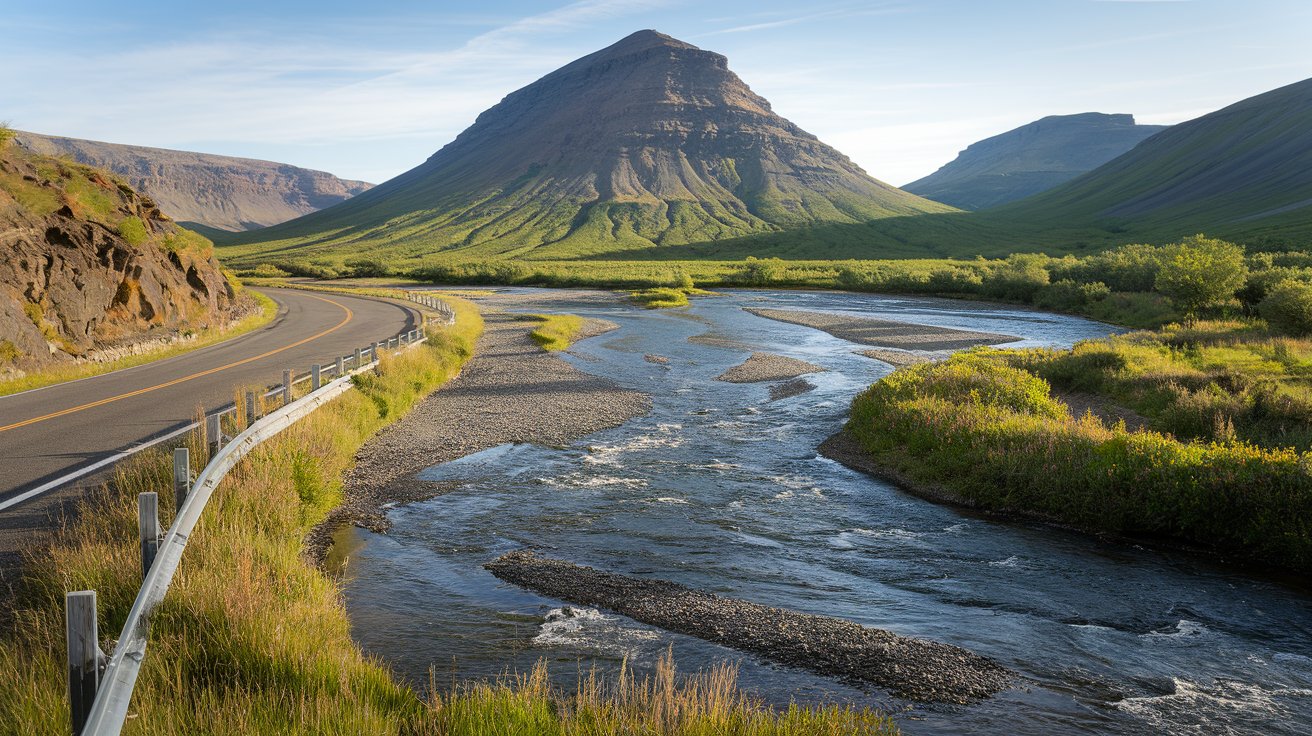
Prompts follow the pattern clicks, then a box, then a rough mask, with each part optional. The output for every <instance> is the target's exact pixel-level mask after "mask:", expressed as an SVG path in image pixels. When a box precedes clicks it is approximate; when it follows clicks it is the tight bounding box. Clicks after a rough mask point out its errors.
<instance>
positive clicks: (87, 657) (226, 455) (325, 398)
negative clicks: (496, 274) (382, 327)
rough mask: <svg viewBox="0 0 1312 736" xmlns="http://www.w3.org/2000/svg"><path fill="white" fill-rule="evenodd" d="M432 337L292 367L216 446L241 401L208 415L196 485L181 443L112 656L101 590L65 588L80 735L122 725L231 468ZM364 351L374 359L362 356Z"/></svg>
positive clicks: (144, 529) (414, 297)
mask: <svg viewBox="0 0 1312 736" xmlns="http://www.w3.org/2000/svg"><path fill="white" fill-rule="evenodd" d="M409 297H410V300H411V301H414V302H416V303H419V304H423V305H425V306H428V307H429V308H430V309H433V310H435V311H437V312H439V313H440V314H442V315H443V316H444V318H445V319H444V321H445V323H446V324H452V323H454V321H455V314H454V312H452V311H451V309H450V308H449V307H448V306H447V305H446V304H445V303H443V302H441V301H440V300H437V299H435V298H433V297H429V296H427V295H421V294H410V295H409ZM426 339H427V338H426V337H425V335H424V331H423V330H422V328H421V329H416V330H411V331H409V332H407V333H403V334H402V335H397V336H394V337H392V338H389V339H388V340H387V341H386V342H379V343H375V344H373V345H371V346H369V348H362V349H357V350H356V351H355V355H353V356H349V357H347V356H343V357H340V358H338V359H337V361H336V363H335V364H334V365H331V366H328V367H327V370H325V367H322V366H319V365H315V366H314V367H313V369H312V370H311V371H310V373H309V374H307V375H305V376H302V377H300V378H295V377H294V376H292V375H291V372H290V371H286V372H284V374H283V384H282V385H281V386H278V387H276V388H273V389H271V390H269V391H267V392H265V393H264V394H263V396H264V397H265V398H268V397H270V396H276V395H278V394H282V397H283V400H284V401H283V405H282V406H281V407H280V408H278V409H276V410H275V411H273V412H272V413H270V414H268V415H266V416H264V417H262V418H256V417H255V416H254V413H255V410H256V407H257V406H258V404H257V402H256V401H255V400H254V399H255V395H254V392H248V393H247V395H246V405H247V406H246V408H247V409H248V411H247V413H246V419H247V422H248V423H249V425H248V426H247V427H246V428H245V429H244V430H243V431H241V432H240V433H239V434H237V436H236V437H233V438H231V440H230V441H228V442H226V443H224V442H222V438H221V437H219V438H217V439H218V440H219V442H218V445H217V446H216V444H215V439H216V438H215V436H214V435H212V434H209V432H210V431H213V430H214V428H215V427H218V428H221V427H222V423H221V419H220V418H221V416H222V415H223V414H226V413H230V412H233V411H236V410H237V408H238V407H236V406H234V407H232V408H230V409H226V410H224V411H223V412H220V413H218V414H212V415H209V416H208V417H207V418H206V420H205V425H206V427H205V428H206V430H207V436H206V440H207V441H208V442H209V443H210V448H211V452H210V457H209V462H208V464H206V466H205V468H204V469H203V470H202V471H201V472H200V474H199V475H198V476H197V477H196V479H195V483H194V485H193V484H192V483H191V482H190V478H189V477H188V475H187V474H188V473H189V464H188V462H187V450H185V449H179V450H178V451H177V453H175V455H174V487H175V491H176V492H177V493H178V496H177V498H178V499H179V500H180V503H179V505H178V508H177V513H176V515H175V517H174V519H173V524H172V525H171V526H170V527H169V529H168V532H167V533H165V534H164V536H163V538H162V539H161V538H160V537H159V527H158V523H159V522H158V516H157V513H158V511H157V503H158V497H157V495H156V494H154V493H143V494H141V499H140V506H139V510H140V512H141V514H140V519H139V521H140V527H141V544H142V566H143V570H144V574H143V581H142V585H141V589H140V591H138V593H137V598H136V600H135V601H133V603H132V608H131V609H130V610H129V611H128V617H127V621H126V622H124V624H123V631H122V634H120V636H119V639H118V643H117V644H116V645H115V647H114V651H113V653H112V655H110V656H109V657H106V656H105V655H104V654H103V653H102V652H100V650H99V647H98V646H97V641H98V632H97V630H96V614H95V591H78V592H71V593H68V594H66V598H65V616H66V628H67V634H68V642H67V643H68V653H69V662H68V664H69V669H68V672H69V700H70V703H69V704H70V708H71V709H72V715H73V732H74V734H82V735H83V736H87V735H91V736H112V735H114V734H118V733H119V732H120V731H121V730H122V728H123V722H124V719H125V718H126V717H127V712H128V706H129V704H130V703H131V700H132V691H133V688H134V687H135V685H136V681H137V675H138V673H139V672H140V669H141V663H142V661H144V659H145V656H146V645H147V643H148V641H149V636H150V616H151V613H152V612H153V611H154V609H155V607H156V606H158V605H159V604H160V602H162V601H163V600H164V596H165V595H166V594H167V593H168V590H169V586H170V585H171V584H172V582H173V575H174V573H176V572H177V569H178V565H179V564H181V562H182V553H183V552H184V551H185V550H186V547H187V541H188V539H189V538H190V536H191V532H192V530H193V529H194V528H195V526H196V524H197V522H199V521H200V516H201V514H202V513H203V512H204V510H205V506H206V504H208V502H209V499H210V496H212V495H213V493H214V491H215V489H217V488H218V486H219V483H220V482H221V481H222V480H223V478H224V477H225V476H227V474H228V471H230V470H231V469H232V468H233V467H235V466H236V465H237V463H238V462H240V461H241V460H242V458H244V457H245V456H246V455H247V454H248V453H249V452H250V451H251V450H253V449H254V448H256V447H257V446H259V445H260V444H261V443H263V442H265V441H267V440H268V439H270V438H272V437H274V436H276V435H277V434H279V433H280V432H282V431H283V430H285V429H287V428H288V427H290V426H291V425H293V424H295V423H296V422H297V421H299V420H300V419H303V418H304V417H306V416H308V415H310V414H312V413H313V412H314V411H316V410H317V409H319V407H321V406H323V405H324V404H326V403H328V402H329V401H332V400H333V399H335V398H337V397H338V396H340V395H341V394H343V393H345V392H346V391H348V390H350V388H351V386H352V383H351V378H352V377H353V376H355V375H356V374H359V373H362V372H364V371H367V370H370V369H372V368H374V367H376V366H377V365H378V358H379V351H380V350H382V349H388V348H391V347H392V346H395V348H396V349H402V348H409V347H413V346H414V345H418V344H421V343H423V342H425V341H426ZM384 346H386V347H384ZM366 354H367V355H369V356H370V358H371V360H370V362H368V363H363V357H364V356H365V355H366ZM348 361H352V362H353V363H354V366H353V368H352V370H350V371H349V372H348V371H347V370H346V369H345V365H346V364H347V362H348ZM330 371H331V373H332V374H333V375H334V378H333V380H331V381H328V382H326V383H323V379H324V378H325V374H326V373H329V372H330ZM307 380H308V381H311V384H312V385H311V391H310V393H309V394H307V395H305V396H303V397H301V398H299V399H296V400H291V396H292V387H293V386H294V385H296V384H299V383H303V382H305V381H307ZM200 426H201V423H200V422H195V423H193V424H191V425H189V426H188V427H185V428H183V429H181V430H178V431H177V432H175V433H173V436H177V435H180V434H182V433H183V432H186V431H188V430H192V429H197V428H199V427H200ZM147 509H149V511H147ZM102 668H103V669H102ZM88 701H90V702H88Z"/></svg>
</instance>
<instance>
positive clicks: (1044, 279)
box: [983, 253, 1049, 303]
mask: <svg viewBox="0 0 1312 736" xmlns="http://www.w3.org/2000/svg"><path fill="white" fill-rule="evenodd" d="M1047 261H1048V257H1047V256H1044V255H1039V254H1035V253H1013V254H1011V255H1010V256H1007V260H1005V261H1003V262H1002V263H1001V264H1000V265H998V266H997V267H995V268H994V269H993V271H992V272H991V273H990V274H989V275H988V277H987V278H985V279H984V282H983V287H984V293H986V294H988V295H989V296H992V297H996V298H998V299H1008V300H1012V301H1018V302H1025V303H1030V302H1032V301H1033V299H1034V295H1035V294H1037V293H1038V292H1039V290H1040V289H1042V288H1043V287H1045V286H1047V285H1048V279H1049V277H1048V269H1047Z"/></svg>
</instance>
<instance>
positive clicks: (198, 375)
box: [0, 294, 355, 432]
mask: <svg viewBox="0 0 1312 736" xmlns="http://www.w3.org/2000/svg"><path fill="white" fill-rule="evenodd" d="M302 296H308V297H310V298H311V299H318V300H319V301H321V302H327V303H329V304H331V305H333V306H335V307H339V308H340V309H341V310H342V311H344V312H346V317H345V318H343V319H342V321H341V322H338V323H337V324H335V325H333V326H332V327H329V328H328V329H326V330H324V331H323V332H320V333H319V334H317V335H311V336H309V337H307V338H305V339H304V340H298V341H296V342H294V343H292V344H290V345H284V346H282V347H280V348H277V349H276V350H270V351H269V352H267V353H262V354H260V355H256V356H253V357H250V358H245V359H243V360H239V361H237V362H235V363H229V364H227V365H221V366H219V367H218V368H211V369H209V370H207V371H200V372H199V373H193V374H191V375H190V376H183V377H181V378H175V379H173V380H172V381H165V382H164V383H161V384H157V385H155V386H149V387H147V388H140V389H137V390H136V391H129V392H127V393H125V394H119V395H118V396H110V397H109V398H106V399H100V400H99V401H92V402H89V403H86V404H82V405H81V406H74V407H71V408H69V409H61V410H60V411H56V412H51V413H49V414H46V415H44V416H39V417H32V418H31V419H24V420H23V421H21V422H14V423H13V424H6V425H5V426H3V427H0V432H8V431H9V430H11V429H18V428H19V427H26V426H28V425H29V424H36V423H37V422H44V421H46V420H47V419H55V418H56V417H62V416H66V415H68V414H73V413H76V412H79V411H85V410H87V409H94V408H96V407H97V406H104V405H105V404H110V403H113V402H115V401H120V400H122V399H130V398H132V397H133V396H140V395H142V394H146V393H150V392H151V391H158V390H160V389H162V388H168V387H169V386H176V385H178V384H179V383H185V382H187V381H190V380H193V379H196V378H202V377H204V376H208V375H211V374H214V373H218V372H219V371H226V370H228V369H229V368H236V367H237V366H239V365H245V364H247V363H250V362H252V361H256V360H260V359H262V358H267V357H269V356H270V355H277V354H278V353H281V352H283V351H284V350H291V349H292V348H294V347H299V346H301V345H304V344H305V343H307V342H311V341H313V340H318V339H319V338H321V337H323V336H324V335H327V334H330V333H333V332H336V331H337V330H340V329H341V328H342V327H345V326H346V323H347V322H350V321H351V319H352V318H353V317H354V316H355V315H354V313H352V312H351V309H350V308H349V307H347V306H346V305H345V304H341V303H339V302H335V301H333V300H331V299H325V298H323V297H321V296H315V295H313V294H303V295H302Z"/></svg>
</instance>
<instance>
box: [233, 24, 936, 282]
mask: <svg viewBox="0 0 1312 736" xmlns="http://www.w3.org/2000/svg"><path fill="white" fill-rule="evenodd" d="M952 210H953V208H951V207H949V206H946V205H943V204H940V203H937V202H931V201H929V200H925V199H922V198H920V197H917V196H915V195H913V194H909V193H907V192H904V191H902V190H900V189H896V188H894V187H892V186H889V185H887V184H884V183H882V182H880V181H877V180H875V179H873V178H871V177H870V176H868V175H867V174H866V173H865V172H864V171H862V170H861V168H860V167H858V166H856V165H855V164H853V163H852V162H851V161H850V160H849V159H848V158H847V157H846V156H844V155H842V154H841V153H839V152H838V151H836V150H834V149H833V148H831V147H829V146H827V145H825V144H824V143H822V142H821V141H819V140H818V139H817V138H816V137H815V136H813V135H811V134H809V133H807V132H805V131H803V130H801V129H800V128H798V127H797V126H796V125H794V124H792V123H791V122H789V121H787V120H785V119H784V118H782V117H780V116H778V115H776V114H775V113H774V112H773V111H772V110H771V109H770V104H769V102H767V101H766V100H765V99H763V98H762V97H760V96H759V95H757V94H755V93H754V92H752V91H751V89H749V88H748V87H747V85H746V84H744V83H743V82H742V80H741V79H739V78H738V76H737V75H735V74H734V73H733V72H731V71H729V68H728V63H727V60H726V59H725V57H723V56H721V55H719V54H715V53H712V52H709V51H704V50H702V49H699V48H697V47H695V46H692V45H690V44H687V43H684V42H682V41H678V40H676V39H673V38H670V37H668V36H665V35H662V34H659V33H656V32H655V31H640V32H638V33H635V34H633V35H631V36H629V37H627V38H625V39H623V40H621V41H620V42H618V43H616V44H614V45H613V46H610V47H608V48H606V49H603V50H601V51H598V52H596V53H594V54H591V55H589V56H585V57H583V58H581V59H579V60H577V61H575V62H573V63H571V64H568V65H566V66H564V67H562V68H560V69H559V70H557V71H555V72H552V73H551V74H548V75H547V76H545V77H543V78H542V79H540V80H538V81H537V82H534V83H533V84H530V85H529V86H527V87H524V88H523V89H520V90H518V91H516V92H513V93H511V94H510V95H508V96H506V98H505V99H503V100H502V101H501V102H500V103H499V104H497V105H496V106H494V107H492V108H491V109H489V110H487V111H486V112H484V113H483V114H481V115H479V117H478V119H477V120H476V121H475V123H474V124H473V125H472V126H470V127H469V128H468V129H467V130H465V131H464V132H463V133H461V134H460V135H459V136H458V137H457V138H456V139H455V140H454V141H453V142H451V143H450V144H448V145H447V146H446V147H444V148H443V149H442V150H440V151H438V152H437V153H436V154H434V155H433V156H432V157H431V158H429V160H428V161H426V162H425V163H423V164H422V165H420V166H418V167H416V168H415V169H412V170H411V171H409V172H406V173H405V174H402V175H401V176H399V177H397V178H395V179H392V180H391V181H388V182H385V183H383V184H381V185H379V186H378V187H376V188H374V189H372V190H370V191H368V192H365V193H363V194H360V195H358V196H356V197H354V198H353V199H350V200H348V201H346V202H344V203H342V204H339V205H336V206H334V207H330V208H328V209H325V210H322V211H320V212H316V213H313V214H310V215H307V216H305V217H301V218H299V219H296V220H293V221H291V222H287V223H284V224H282V225H278V226H275V227H271V228H267V229H264V230H259V231H255V232H252V233H247V234H243V235H241V236H238V238H237V240H236V244H235V245H229V246H227V247H225V249H224V251H225V253H226V254H227V255H228V257H229V258H233V259H234V260H237V261H238V262H241V261H251V260H255V259H256V258H258V259H262V260H277V259H313V258H316V257H317V258H341V257H348V256H366V257H376V258H384V259H387V260H389V261H393V262H400V263H406V262H410V263H414V262H417V261H420V260H422V259H424V258H426V257H429V256H432V255H433V254H438V253H440V254H442V255H443V256H450V257H460V258H476V257H488V256H507V257H528V258H557V257H578V256H592V255H600V254H605V253H614V252H622V251H628V250H640V249H650V248H659V247H668V246H677V245H681V244H688V243H701V242H716V241H722V240H725V239H731V238H740V237H743V236H748V235H753V234H767V233H776V232H782V231H787V230H790V229H793V228H798V227H804V226H808V225H813V224H818V223H847V224H856V223H861V222H865V221H868V220H871V219H876V218H881V217H890V216H900V215H914V214H922V213H931V212H950V211H952Z"/></svg>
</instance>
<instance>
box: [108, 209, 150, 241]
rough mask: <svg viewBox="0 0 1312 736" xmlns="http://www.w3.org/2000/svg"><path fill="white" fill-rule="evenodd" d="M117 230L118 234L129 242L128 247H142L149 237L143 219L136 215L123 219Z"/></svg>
mask: <svg viewBox="0 0 1312 736" xmlns="http://www.w3.org/2000/svg"><path fill="white" fill-rule="evenodd" d="M116 229H117V230H118V234H119V235H121V236H122V237H123V239H124V240H126V241H128V245H134V246H135V245H141V244H142V243H144V242H146V238H147V237H148V235H147V233H146V223H144V222H142V221H141V218H140V217H137V216H136V215H133V216H131V217H125V218H123V220H122V222H120V223H119V224H118V227H117V228H116Z"/></svg>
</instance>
